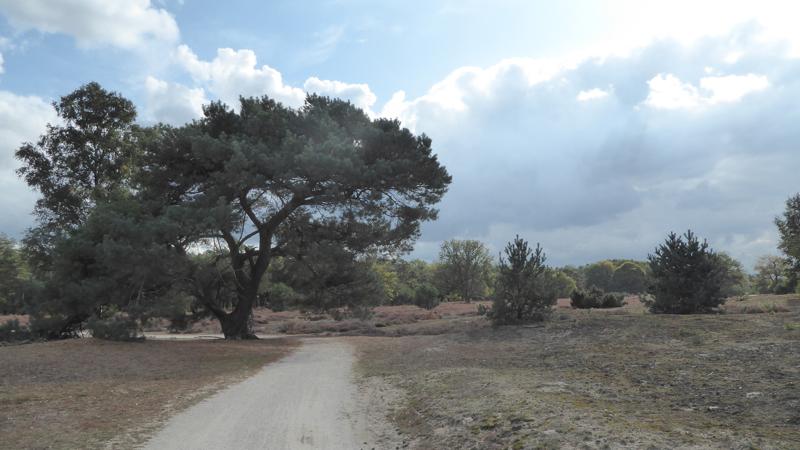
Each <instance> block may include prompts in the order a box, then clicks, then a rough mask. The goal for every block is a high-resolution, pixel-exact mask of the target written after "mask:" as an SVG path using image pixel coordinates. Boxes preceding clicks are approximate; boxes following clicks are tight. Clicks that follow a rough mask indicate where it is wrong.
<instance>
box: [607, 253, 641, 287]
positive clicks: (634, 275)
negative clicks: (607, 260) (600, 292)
mask: <svg viewBox="0 0 800 450" xmlns="http://www.w3.org/2000/svg"><path fill="white" fill-rule="evenodd" d="M647 284H648V278H647V272H646V270H645V268H643V267H642V266H641V265H640V264H637V263H634V262H632V261H625V262H623V263H622V264H620V265H619V266H618V267H617V268H616V269H614V273H613V275H612V278H611V283H610V288H609V290H612V291H616V292H628V293H631V294H639V293H642V292H645V290H646V289H647Z"/></svg>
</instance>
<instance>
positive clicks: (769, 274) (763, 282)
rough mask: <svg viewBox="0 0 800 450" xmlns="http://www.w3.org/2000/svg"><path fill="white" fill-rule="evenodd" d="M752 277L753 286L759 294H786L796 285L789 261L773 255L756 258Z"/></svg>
mask: <svg viewBox="0 0 800 450" xmlns="http://www.w3.org/2000/svg"><path fill="white" fill-rule="evenodd" d="M755 272H756V273H755V274H754V275H753V285H754V288H755V290H756V292H758V293H759V294H788V293H789V292H792V291H793V290H794V287H795V285H797V277H796V275H795V272H794V271H793V270H792V264H791V261H790V260H789V259H787V258H783V257H780V256H774V255H764V256H761V257H760V258H758V261H756V265H755Z"/></svg>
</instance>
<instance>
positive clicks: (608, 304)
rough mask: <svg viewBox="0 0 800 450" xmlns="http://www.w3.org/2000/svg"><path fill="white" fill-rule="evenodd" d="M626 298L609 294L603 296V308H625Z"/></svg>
mask: <svg viewBox="0 0 800 450" xmlns="http://www.w3.org/2000/svg"><path fill="white" fill-rule="evenodd" d="M624 299H625V297H624V296H623V295H622V294H615V293H612V292H608V293H605V294H603V301H602V304H601V306H600V307H601V308H621V307H623V306H625V300H624Z"/></svg>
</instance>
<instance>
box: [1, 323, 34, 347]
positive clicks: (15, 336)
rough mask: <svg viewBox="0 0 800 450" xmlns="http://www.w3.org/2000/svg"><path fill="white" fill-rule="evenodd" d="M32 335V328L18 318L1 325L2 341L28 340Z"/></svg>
mask: <svg viewBox="0 0 800 450" xmlns="http://www.w3.org/2000/svg"><path fill="white" fill-rule="evenodd" d="M32 337H33V335H32V334H31V330H30V329H29V328H27V327H23V326H22V325H20V324H19V320H17V319H12V320H9V321H8V322H6V323H4V324H2V325H0V342H18V341H28V340H30V339H31V338H32Z"/></svg>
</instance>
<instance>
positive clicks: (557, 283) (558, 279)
mask: <svg viewBox="0 0 800 450" xmlns="http://www.w3.org/2000/svg"><path fill="white" fill-rule="evenodd" d="M543 280H544V283H545V285H546V286H548V290H551V291H553V292H555V295H556V297H557V298H566V297H569V295H570V294H571V293H572V292H573V291H574V290H575V289H577V288H578V286H577V284H576V283H575V280H574V279H573V278H572V277H570V276H569V275H567V274H566V273H564V272H562V271H561V270H558V269H550V268H548V269H547V270H546V271H545V273H544V277H543Z"/></svg>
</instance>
